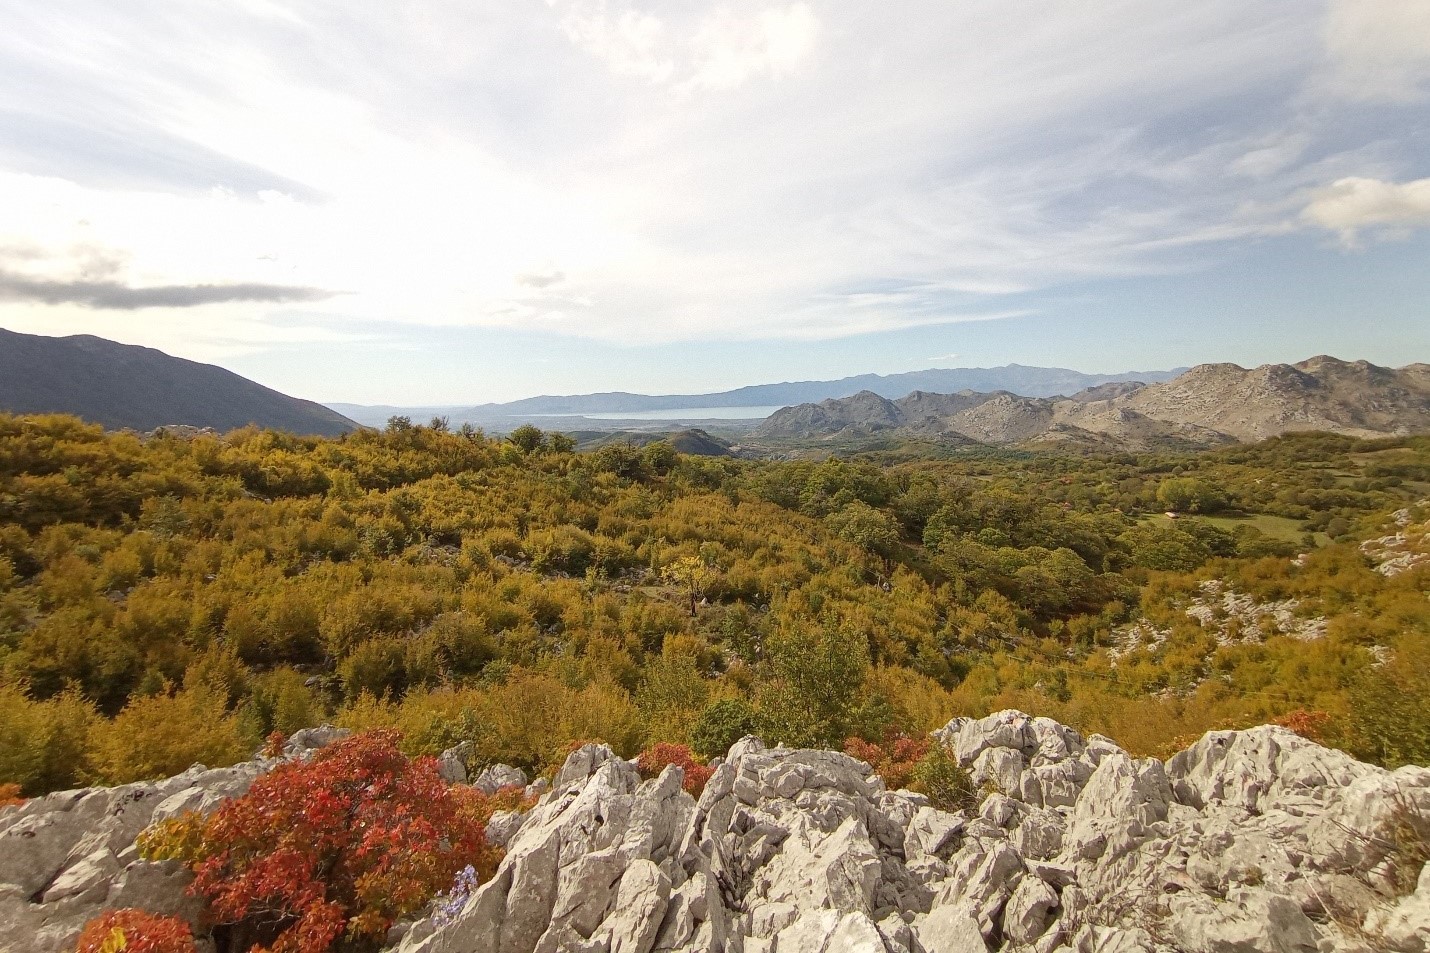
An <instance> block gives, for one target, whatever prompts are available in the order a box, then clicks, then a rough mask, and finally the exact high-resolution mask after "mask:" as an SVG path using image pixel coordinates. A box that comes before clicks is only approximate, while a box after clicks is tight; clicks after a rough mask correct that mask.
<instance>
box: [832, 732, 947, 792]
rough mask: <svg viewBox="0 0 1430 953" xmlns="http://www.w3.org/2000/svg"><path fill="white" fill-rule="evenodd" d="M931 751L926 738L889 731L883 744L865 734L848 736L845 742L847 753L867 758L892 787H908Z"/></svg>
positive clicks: (851, 755)
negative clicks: (861, 736)
mask: <svg viewBox="0 0 1430 953" xmlns="http://www.w3.org/2000/svg"><path fill="white" fill-rule="evenodd" d="M928 751H929V740H928V739H927V738H910V737H908V736H907V735H902V734H891V735H889V736H888V737H886V738H885V739H884V742H883V744H875V743H874V742H872V741H865V740H864V739H863V738H849V739H846V740H845V742H844V753H845V754H847V755H849V756H850V757H851V758H858V759H859V760H860V761H865V762H868V763H869V765H870V766H872V767H873V769H874V773H875V774H877V775H879V777H881V778H883V779H884V784H885V785H887V786H888V787H889V788H890V789H892V790H898V789H899V788H906V787H908V786H909V784H910V783H912V782H913V779H914V768H915V767H916V766H917V765H918V763H919V759H920V758H922V757H923V756H924V755H926V754H928Z"/></svg>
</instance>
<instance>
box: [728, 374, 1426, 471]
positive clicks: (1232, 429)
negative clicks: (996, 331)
mask: <svg viewBox="0 0 1430 953" xmlns="http://www.w3.org/2000/svg"><path fill="white" fill-rule="evenodd" d="M1298 430H1324V431H1330V432H1333V433H1341V434H1347V435H1350V436H1358V437H1372V436H1383V435H1388V434H1406V433H1418V432H1426V431H1430V365H1427V364H1411V365H1408V366H1407V367H1403V368H1400V369H1398V370H1397V369H1392V368H1385V367H1379V366H1377V365H1374V364H1371V363H1369V362H1367V361H1342V360H1339V359H1337V358H1334V357H1327V356H1324V355H1323V356H1319V357H1313V358H1311V359H1310V360H1307V361H1302V362H1301V363H1299V364H1266V365H1262V366H1260V367H1255V368H1251V369H1247V368H1243V367H1240V366H1238V365H1236V364H1202V365H1198V366H1197V367H1194V368H1192V369H1190V370H1188V371H1187V372H1186V373H1184V374H1181V375H1180V376H1178V377H1176V378H1174V379H1172V380H1170V381H1163V382H1157V383H1151V384H1129V383H1106V384H1099V385H1096V386H1094V387H1091V388H1088V389H1086V390H1083V391H1081V392H1079V393H1076V394H1074V395H1072V396H1071V397H1055V398H1040V397H1026V396H1022V395H1018V394H1013V393H1009V392H1007V391H995V392H993V393H979V392H975V391H972V390H963V391H959V392H957V393H952V394H934V393H924V392H915V393H912V394H909V395H908V396H906V397H903V398H901V399H899V400H895V401H891V400H888V399H887V398H884V397H882V396H880V395H878V394H875V393H872V392H868V391H866V392H862V393H859V394H855V395H854V396H852V397H848V398H844V399H842V400H825V401H822V402H820V403H817V404H816V403H805V404H801V405H799V406H795V407H787V408H785V409H784V410H781V411H779V412H778V413H776V414H774V415H773V416H771V417H770V418H769V419H767V420H766V421H765V422H764V423H762V424H760V425H759V426H758V427H756V428H755V429H754V430H753V431H751V434H750V436H751V438H752V439H756V440H759V439H775V440H830V439H849V438H859V437H869V436H873V435H876V434H879V435H900V436H906V437H912V438H923V439H933V440H939V441H942V442H954V443H978V444H991V445H1030V444H1034V445H1036V444H1073V445H1084V446H1090V447H1105V448H1122V449H1152V448H1158V447H1166V448H1188V447H1207V446H1216V445H1218V444H1224V443H1232V442H1236V441H1255V440H1262V439H1265V438H1267V437H1273V436H1276V435H1278V434H1283V433H1288V432H1291V431H1298Z"/></svg>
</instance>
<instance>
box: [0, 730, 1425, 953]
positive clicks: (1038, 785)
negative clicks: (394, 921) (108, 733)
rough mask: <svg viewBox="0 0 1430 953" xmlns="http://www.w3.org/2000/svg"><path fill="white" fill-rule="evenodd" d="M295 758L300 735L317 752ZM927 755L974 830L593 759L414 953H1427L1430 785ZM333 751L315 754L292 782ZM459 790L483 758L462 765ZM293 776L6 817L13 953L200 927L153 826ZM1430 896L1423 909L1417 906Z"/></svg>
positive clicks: (1407, 778) (1258, 769) (1211, 758)
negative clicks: (124, 924)
mask: <svg viewBox="0 0 1430 953" xmlns="http://www.w3.org/2000/svg"><path fill="white" fill-rule="evenodd" d="M300 734H301V733H300ZM935 736H936V737H938V738H939V739H941V740H942V741H943V742H944V743H946V744H947V745H948V746H949V747H950V750H951V751H952V752H953V753H954V755H955V756H956V757H958V759H959V761H960V763H961V764H962V766H963V767H964V768H965V769H967V770H969V771H970V772H971V774H972V775H973V776H974V777H976V778H979V779H980V780H982V781H984V782H987V783H988V785H989V787H990V788H996V789H997V790H996V791H992V792H990V793H986V794H985V796H983V797H982V799H981V802H980V803H978V804H976V805H970V807H969V809H968V810H967V811H966V812H958V813H948V812H944V811H940V810H938V809H937V808H935V807H934V806H933V805H932V804H930V803H929V799H928V798H926V797H924V796H922V795H918V794H913V793H910V792H906V791H888V790H885V789H884V785H883V782H882V781H880V780H879V779H878V778H874V777H870V776H869V768H868V765H866V764H864V763H862V762H859V761H857V760H855V759H853V758H849V757H847V756H845V755H843V754H839V753H836V752H829V751H809V750H793V749H788V748H782V747H776V748H768V747H766V746H765V745H763V744H762V743H761V742H760V741H759V740H758V739H755V738H745V739H742V740H741V741H739V742H737V743H736V744H735V745H734V746H733V747H732V748H731V749H730V752H729V753H728V755H727V756H726V758H725V759H723V760H722V761H720V762H717V763H716V765H715V770H714V773H713V775H712V776H711V778H710V780H709V782H708V783H707V785H706V787H705V790H704V793H703V794H702V795H701V797H700V799H699V801H698V802H697V801H695V800H694V799H692V798H691V797H690V795H688V794H687V793H686V792H685V791H684V790H683V789H682V782H683V777H682V774H681V771H680V770H679V769H678V768H674V767H672V768H668V769H667V770H666V771H665V772H664V773H662V774H661V775H660V777H658V778H655V779H652V780H644V781H643V780H642V779H641V778H640V776H639V774H638V772H637V771H636V769H635V767H634V765H633V764H631V763H630V762H628V761H626V760H624V759H622V758H619V757H617V756H616V755H615V754H614V753H612V752H611V751H610V749H608V748H605V747H603V746H600V745H587V746H584V747H582V748H580V749H578V750H577V751H575V752H573V753H572V754H571V756H570V757H568V758H567V760H566V763H565V764H564V765H563V766H562V768H561V770H560V771H558V772H557V774H556V777H555V779H554V781H553V783H552V784H551V786H550V787H549V789H542V788H539V787H537V786H527V785H526V781H527V779H526V777H525V775H524V774H521V773H520V772H518V771H516V769H510V768H504V767H501V766H493V767H492V768H488V769H486V770H484V771H483V772H481V773H480V774H478V775H477V777H476V779H475V780H474V782H473V783H474V784H476V785H478V786H483V789H484V790H485V789H487V788H488V787H489V788H490V790H493V791H495V790H497V789H499V788H501V787H505V786H507V785H519V786H523V787H524V788H525V790H526V791H527V792H528V793H529V794H530V793H537V794H540V801H539V802H538V803H537V806H536V807H535V808H534V809H532V810H531V811H529V812H526V813H517V812H500V813H498V814H496V815H494V816H493V818H492V819H491V822H490V823H489V825H488V837H489V840H490V841H491V842H492V843H494V844H499V845H505V847H506V849H507V855H506V857H505V859H504V860H503V861H502V863H501V865H500V867H499V868H498V870H497V873H496V875H495V877H494V878H493V879H492V880H490V881H489V882H488V883H486V884H483V885H481V886H480V887H479V888H478V889H477V890H476V891H474V893H473V895H472V897H471V899H470V900H469V901H468V903H467V904H466V907H465V909H463V910H462V911H461V912H460V913H459V914H458V915H457V917H456V918H455V919H454V920H452V921H451V922H450V923H444V924H439V923H437V922H436V921H434V920H432V919H420V920H418V921H416V922H413V923H410V924H404V925H402V927H401V928H400V929H394V930H393V932H392V933H391V935H390V940H391V942H392V943H393V944H395V945H396V949H398V950H400V951H402V953H419V951H420V953H488V951H491V953H792V951H794V953H797V951H810V953H987V951H989V950H994V949H997V950H1004V951H1007V953H1109V951H1111V953H1121V951H1134V950H1136V951H1156V953H1170V951H1172V950H1178V951H1186V953H1252V951H1255V953H1311V951H1313V950H1314V951H1316V953H1352V951H1355V953H1360V951H1362V950H1366V949H1370V948H1374V949H1384V950H1387V951H1391V953H1430V945H1427V942H1426V939H1425V938H1426V935H1427V932H1430V873H1425V872H1423V871H1422V872H1417V871H1415V870H1407V869H1404V868H1405V865H1406V864H1407V863H1409V862H1410V861H1409V860H1408V858H1411V857H1414V856H1416V854H1415V843H1416V841H1417V839H1419V840H1420V841H1421V842H1424V841H1430V769H1425V768H1415V767H1407V768H1401V769H1398V770H1396V771H1384V770H1382V769H1379V768H1375V767H1372V766H1369V765H1364V764H1361V763H1359V762H1356V761H1354V760H1353V759H1351V758H1349V756H1347V755H1344V754H1341V753H1339V752H1335V751H1330V750H1328V749H1325V748H1322V747H1320V746H1319V745H1315V744H1313V743H1311V742H1309V741H1306V740H1305V739H1302V738H1300V737H1298V736H1296V735H1293V734H1291V733H1289V732H1287V731H1285V730H1283V729H1279V728H1269V727H1268V728H1257V729H1252V730H1250V731H1242V732H1213V733H1211V734H1209V735H1207V736H1206V737H1205V738H1203V739H1201V740H1200V741H1198V742H1197V743H1196V744H1194V745H1193V746H1192V747H1191V748H1189V749H1188V750H1187V751H1185V752H1182V753H1180V754H1178V755H1177V756H1175V757H1173V758H1172V759H1171V760H1170V761H1168V762H1167V763H1166V764H1163V763H1162V762H1160V761H1155V760H1152V759H1135V758H1132V757H1131V756H1130V755H1128V754H1127V753H1126V752H1124V751H1122V750H1121V749H1120V748H1117V747H1116V746H1115V745H1113V744H1112V743H1111V742H1110V741H1108V740H1107V739H1105V738H1102V737H1100V736H1097V735H1093V736H1091V737H1089V738H1087V739H1085V740H1084V739H1083V738H1082V737H1081V736H1080V735H1078V734H1077V733H1076V732H1074V731H1072V730H1071V729H1068V728H1065V727H1064V726H1061V725H1059V724H1057V723H1056V722H1053V721H1050V720H1048V719H1042V718H1030V717H1029V716H1027V715H1024V714H1022V713H1020V712H999V713H996V714H994V715H991V716H989V717H988V718H983V719H977V720H973V719H956V720H954V721H952V722H950V723H949V725H947V726H946V727H945V728H943V729H941V730H940V731H939V732H936V733H935ZM334 737H338V735H337V734H336V733H334V732H331V731H315V732H314V733H312V734H311V735H307V736H304V737H302V738H298V736H295V738H298V743H296V744H292V745H291V747H290V753H289V755H288V756H291V757H308V756H310V754H311V752H312V751H313V750H314V749H313V748H312V747H309V745H310V744H316V743H319V742H322V741H324V740H331V739H332V738H334ZM446 754H447V755H448V756H449V758H448V760H450V761H451V763H452V764H453V765H454V767H453V769H452V770H451V771H450V772H449V773H451V774H452V775H454V776H455V775H456V774H457V772H456V770H455V766H456V765H460V766H462V768H463V771H465V770H466V760H465V758H466V757H469V755H468V754H467V753H464V752H462V751H460V750H453V751H451V752H447V753H446ZM274 763H276V762H274V761H272V760H270V759H263V758H259V759H255V761H253V762H249V763H247V764H245V765H237V766H235V767H233V768H226V769H221V770H219V771H207V770H205V769H203V768H201V767H196V768H194V769H191V770H190V771H186V772H184V773H183V774H182V775H179V776H176V777H175V778H171V779H168V780H166V781H161V782H157V783H154V784H141V785H125V786H123V787H120V788H113V789H107V790H106V789H98V790H85V791H75V792H63V793H60V794H55V795H51V796H50V797H48V798H39V799H36V800H34V801H31V802H28V803H26V804H25V805H23V806H21V807H19V808H15V809H11V810H8V811H4V812H0V922H4V923H5V924H7V926H9V927H10V930H9V932H8V933H6V934H5V935H4V936H5V940H4V942H3V943H0V945H4V943H8V944H9V946H5V949H6V953H10V949H11V947H13V948H14V950H15V951H16V953H57V951H60V950H63V949H66V947H72V946H73V941H74V936H75V934H76V933H77V931H78V930H79V928H80V927H81V926H82V924H83V923H84V921H85V920H87V919H88V918H89V917H90V916H92V915H93V913H95V912H97V910H98V909H99V908H100V907H101V906H104V905H108V906H139V907H142V908H145V909H151V910H155V911H158V912H172V913H176V914H178V915H180V916H184V917H186V918H188V919H190V920H191V921H192V922H195V923H198V922H200V913H201V911H200V910H199V909H198V907H197V901H194V900H193V899H192V898H188V897H186V896H185V895H184V887H185V886H186V885H187V883H188V882H189V880H188V874H187V872H186V871H184V870H183V868H182V867H180V866H179V865H177V864H173V863H168V864H154V863H146V862H144V861H141V860H138V859H137V857H136V855H135V853H134V848H133V843H132V842H133V838H134V836H135V834H137V833H138V831H139V830H141V829H142V828H143V826H144V825H145V824H147V823H148V822H149V821H150V820H151V819H152V818H155V817H168V816H174V815H175V814H177V813H180V812H182V811H183V810H187V809H198V810H212V809H214V808H215V807H217V806H218V805H219V804H221V803H222V802H223V800H224V799H225V798H227V797H231V796H233V795H235V794H238V793H241V792H242V791H244V790H246V789H247V786H248V785H249V784H250V783H252V780H253V778H255V777H257V776H258V774H260V773H261V772H262V771H264V770H268V768H269V767H271V766H272V765H273V764H274ZM1417 873H1418V875H1419V880H1418V882H1417V883H1416V889H1415V890H1414V891H1413V892H1410V893H1408V894H1406V893H1405V888H1406V884H1407V883H1408V882H1412V881H1414V878H1415V876H1416V875H1417Z"/></svg>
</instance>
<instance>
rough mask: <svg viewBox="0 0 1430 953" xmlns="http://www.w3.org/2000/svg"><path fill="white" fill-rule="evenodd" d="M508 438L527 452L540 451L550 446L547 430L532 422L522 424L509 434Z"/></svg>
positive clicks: (519, 448)
mask: <svg viewBox="0 0 1430 953" xmlns="http://www.w3.org/2000/svg"><path fill="white" fill-rule="evenodd" d="M506 439H507V440H508V441H510V442H511V444H512V445H513V446H515V447H516V448H517V449H518V450H520V451H521V452H522V453H525V454H532V453H538V452H540V451H542V450H545V449H546V448H547V446H548V444H547V438H546V433H545V431H543V430H542V429H541V428H540V427H535V426H533V425H531V424H522V425H521V426H520V427H517V428H516V429H515V430H513V431H512V432H511V433H509V434H507V435H506Z"/></svg>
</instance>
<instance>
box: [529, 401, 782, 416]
mask: <svg viewBox="0 0 1430 953" xmlns="http://www.w3.org/2000/svg"><path fill="white" fill-rule="evenodd" d="M783 407H784V405H783V404H780V405H776V406H774V407H690V408H686V409H684V410H625V411H621V412H619V413H611V414H593V413H584V414H532V415H531V416H533V417H585V418H586V419H588V420H763V419H764V418H766V417H768V416H769V415H770V414H772V413H774V412H775V411H777V410H782V409H783Z"/></svg>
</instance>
